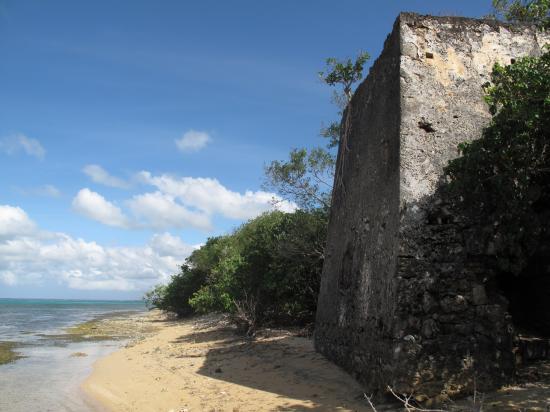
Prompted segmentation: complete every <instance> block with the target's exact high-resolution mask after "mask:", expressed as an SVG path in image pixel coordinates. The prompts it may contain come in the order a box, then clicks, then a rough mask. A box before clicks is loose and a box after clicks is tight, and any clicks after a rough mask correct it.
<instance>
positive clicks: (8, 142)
mask: <svg viewBox="0 0 550 412" xmlns="http://www.w3.org/2000/svg"><path fill="white" fill-rule="evenodd" d="M0 151H2V152H4V153H7V154H9V155H13V154H16V153H18V152H21V151H22V152H24V153H26V154H27V155H29V156H34V157H36V158H38V159H43V158H44V156H45V155H46V150H45V149H44V147H42V145H41V144H40V142H39V141H38V140H36V139H32V138H30V137H27V136H25V135H24V134H15V135H13V136H8V137H4V138H2V139H0Z"/></svg>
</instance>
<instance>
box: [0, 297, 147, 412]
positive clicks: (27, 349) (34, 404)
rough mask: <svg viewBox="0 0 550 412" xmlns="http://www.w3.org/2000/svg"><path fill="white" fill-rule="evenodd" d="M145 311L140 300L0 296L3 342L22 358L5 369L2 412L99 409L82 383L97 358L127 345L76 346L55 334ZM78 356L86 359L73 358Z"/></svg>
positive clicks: (0, 371)
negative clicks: (104, 318) (12, 344)
mask: <svg viewBox="0 0 550 412" xmlns="http://www.w3.org/2000/svg"><path fill="white" fill-rule="evenodd" d="M145 310H146V308H145V305H144V303H143V302H141V301H94V300H60V299H1V298H0V343H1V342H15V343H16V344H17V345H18V346H17V349H16V350H17V352H19V353H20V354H21V355H22V356H23V358H21V359H18V360H16V361H15V362H11V363H7V364H4V365H0V411H1V412H23V411H25V412H26V411H30V410H36V411H52V412H53V411H74V412H81V411H84V412H88V411H97V407H96V406H94V405H93V404H92V403H91V402H90V400H89V399H87V398H86V396H84V394H83V393H82V392H81V390H80V383H81V382H82V381H83V380H84V379H85V378H86V376H88V375H89V373H90V372H91V368H92V364H93V363H94V362H95V361H96V360H97V359H98V358H100V357H102V356H105V355H107V354H109V353H110V352H112V351H114V350H116V349H117V348H119V347H120V346H121V345H122V344H124V342H123V341H114V340H104V341H84V342H71V341H67V340H63V339H59V338H56V335H59V334H62V333H63V332H64V330H65V329H66V328H67V327H70V326H73V325H76V324H78V323H81V322H85V321H88V320H92V319H95V318H97V317H101V316H107V315H111V314H119V315H122V314H124V313H133V312H143V311H145ZM77 352H82V353H85V354H86V355H87V356H71V354H75V353H77Z"/></svg>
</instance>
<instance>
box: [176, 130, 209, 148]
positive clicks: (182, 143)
mask: <svg viewBox="0 0 550 412" xmlns="http://www.w3.org/2000/svg"><path fill="white" fill-rule="evenodd" d="M211 140H212V139H211V138H210V135H209V134H208V133H206V132H199V131H196V130H189V131H187V132H185V133H184V134H183V136H182V137H181V138H179V139H176V140H175V143H176V146H177V147H178V149H179V150H180V151H182V152H198V151H199V150H201V149H202V148H204V147H205V146H206V145H207V144H208V143H209V142H210V141H211Z"/></svg>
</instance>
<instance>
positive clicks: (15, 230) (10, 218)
mask: <svg viewBox="0 0 550 412" xmlns="http://www.w3.org/2000/svg"><path fill="white" fill-rule="evenodd" d="M34 230H35V224H34V222H33V221H32V220H31V219H29V217H28V216H27V214H26V213H25V211H24V210H23V209H21V208H19V207H13V206H8V205H0V239H2V238H5V237H11V236H13V235H15V234H26V233H31V232H33V231H34Z"/></svg>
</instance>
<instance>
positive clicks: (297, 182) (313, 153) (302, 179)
mask: <svg viewBox="0 0 550 412" xmlns="http://www.w3.org/2000/svg"><path fill="white" fill-rule="evenodd" d="M368 59H369V55H368V54H367V53H364V52H362V53H359V56H358V57H357V58H356V59H355V60H352V59H346V60H343V61H339V60H337V59H335V58H332V57H331V58H328V59H327V60H326V65H327V67H326V69H325V70H324V71H322V72H319V77H320V78H321V80H322V81H323V82H324V83H326V84H328V85H329V86H331V87H337V88H338V90H336V91H335V93H334V95H333V102H334V103H336V105H337V106H338V107H339V112H338V114H339V115H340V116H342V113H343V111H344V109H345V108H346V107H347V105H348V104H349V102H350V101H351V98H352V96H353V86H354V85H355V84H356V83H357V82H358V81H360V80H361V79H362V78H363V69H364V66H365V63H366V62H367V60H368ZM343 124H344V127H345V125H346V124H347V119H346V120H345V121H344V122H343ZM340 135H342V126H341V124H340V123H337V122H333V123H331V124H330V125H329V126H328V127H323V128H322V129H321V136H322V137H324V138H326V139H327V140H328V143H327V144H326V145H325V147H316V148H313V149H311V150H307V149H305V148H296V149H292V150H291V152H290V154H289V158H288V160H274V161H272V162H271V163H270V164H269V165H267V166H266V168H265V175H266V181H265V186H266V188H268V189H273V190H275V191H276V192H278V193H279V194H281V195H282V196H283V197H284V198H286V199H288V200H292V201H294V202H296V203H297V204H298V206H299V207H301V208H304V209H314V208H318V207H321V208H325V209H328V208H329V207H330V196H331V192H332V183H333V180H334V167H335V164H336V148H337V146H338V144H339V142H340ZM344 135H345V134H344Z"/></svg>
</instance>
